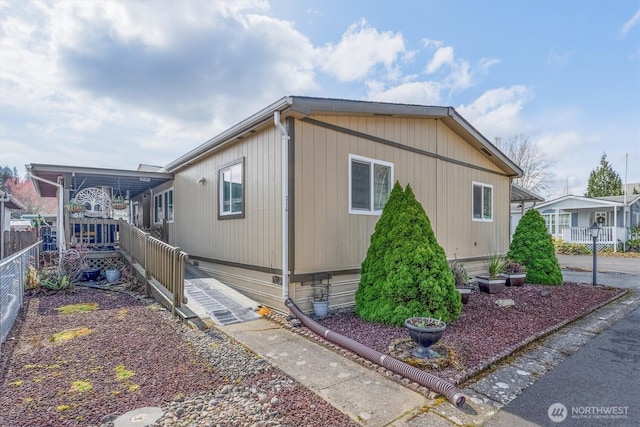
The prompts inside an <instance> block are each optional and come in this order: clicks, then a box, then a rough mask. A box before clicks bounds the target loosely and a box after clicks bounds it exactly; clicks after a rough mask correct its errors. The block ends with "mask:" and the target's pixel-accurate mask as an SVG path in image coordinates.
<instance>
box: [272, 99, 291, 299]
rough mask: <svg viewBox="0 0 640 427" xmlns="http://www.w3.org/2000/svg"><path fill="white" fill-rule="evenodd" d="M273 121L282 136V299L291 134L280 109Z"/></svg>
mask: <svg viewBox="0 0 640 427" xmlns="http://www.w3.org/2000/svg"><path fill="white" fill-rule="evenodd" d="M273 123H274V124H275V125H276V127H277V128H278V130H279V131H280V136H281V137H282V178H281V181H282V301H286V300H287V298H289V134H288V133H287V129H285V127H284V126H283V125H282V123H280V111H277V110H276V111H274V112H273Z"/></svg>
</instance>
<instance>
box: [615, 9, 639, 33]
mask: <svg viewBox="0 0 640 427" xmlns="http://www.w3.org/2000/svg"><path fill="white" fill-rule="evenodd" d="M639 23H640V9H638V11H637V12H636V13H635V15H633V17H632V18H631V19H629V20H628V21H627V22H625V23H624V24H623V25H622V27H621V28H620V32H619V34H620V38H625V37H626V36H627V34H629V32H630V31H631V29H632V28H633V27H635V26H636V25H638V24H639Z"/></svg>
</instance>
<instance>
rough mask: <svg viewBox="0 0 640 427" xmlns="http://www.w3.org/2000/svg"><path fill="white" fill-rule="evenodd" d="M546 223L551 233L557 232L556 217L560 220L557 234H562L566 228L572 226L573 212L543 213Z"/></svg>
mask: <svg viewBox="0 0 640 427" xmlns="http://www.w3.org/2000/svg"><path fill="white" fill-rule="evenodd" d="M542 217H543V218H544V224H545V225H546V226H547V231H548V232H549V234H556V218H557V221H558V230H557V234H560V233H561V232H562V230H564V229H565V228H571V212H559V213H557V214H556V213H555V212H551V213H544V214H542Z"/></svg>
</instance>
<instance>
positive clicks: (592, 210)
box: [535, 194, 640, 250]
mask: <svg viewBox="0 0 640 427" xmlns="http://www.w3.org/2000/svg"><path fill="white" fill-rule="evenodd" d="M625 207H626V209H625ZM535 209H537V210H538V211H540V213H541V214H542V216H543V217H544V219H545V222H546V224H547V229H548V230H549V233H551V234H552V235H553V236H554V237H556V238H560V239H562V240H563V241H564V242H568V243H584V244H590V243H592V242H593V241H592V239H591V234H590V233H589V227H590V226H591V225H593V224H594V223H597V224H598V225H599V226H600V227H602V230H601V231H600V236H599V238H598V241H597V245H598V248H602V247H608V248H613V249H614V250H617V247H616V245H614V243H623V242H625V241H626V240H627V239H628V238H629V232H630V229H631V228H634V227H640V195H639V194H629V195H627V196H626V203H625V196H611V197H594V198H589V197H581V196H572V195H567V196H563V197H560V198H558V199H555V200H550V201H548V202H546V203H542V204H539V205H537V206H536V207H535Z"/></svg>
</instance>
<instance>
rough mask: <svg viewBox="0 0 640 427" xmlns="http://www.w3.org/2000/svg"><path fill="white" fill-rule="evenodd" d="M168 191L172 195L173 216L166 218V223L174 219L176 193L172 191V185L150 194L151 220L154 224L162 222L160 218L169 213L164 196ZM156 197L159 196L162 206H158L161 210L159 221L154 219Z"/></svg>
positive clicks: (155, 217) (155, 216)
mask: <svg viewBox="0 0 640 427" xmlns="http://www.w3.org/2000/svg"><path fill="white" fill-rule="evenodd" d="M169 192H171V193H172V195H173V196H172V203H173V205H172V206H173V218H171V219H168V218H167V222H168V223H172V222H173V221H174V220H175V217H176V193H175V191H173V187H171V188H167V189H166V190H162V191H159V192H157V193H153V194H152V196H151V205H152V208H151V219H152V222H153V224H154V225H155V224H162V220H163V219H164V217H165V215H166V216H169V215H168V214H169V206H168V203H167V197H166V195H167V194H168V193H169ZM156 197H159V198H160V201H161V203H162V206H161V207H160V209H161V210H162V218H160V221H157V220H156V219H157V215H156V213H157V212H156Z"/></svg>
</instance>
